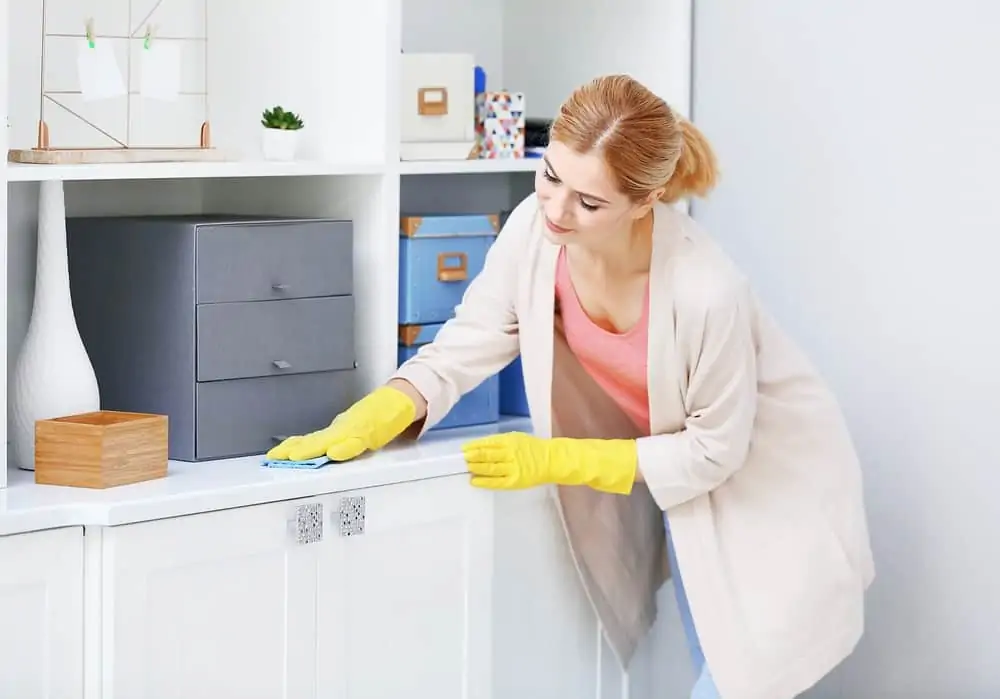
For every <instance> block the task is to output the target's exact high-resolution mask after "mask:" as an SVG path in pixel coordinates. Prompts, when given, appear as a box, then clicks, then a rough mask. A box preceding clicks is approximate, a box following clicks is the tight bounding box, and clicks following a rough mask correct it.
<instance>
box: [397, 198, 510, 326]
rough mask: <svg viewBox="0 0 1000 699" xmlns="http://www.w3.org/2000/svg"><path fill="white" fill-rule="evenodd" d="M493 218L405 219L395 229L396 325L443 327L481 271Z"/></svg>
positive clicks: (492, 235)
mask: <svg viewBox="0 0 1000 699" xmlns="http://www.w3.org/2000/svg"><path fill="white" fill-rule="evenodd" d="M499 230H500V217H499V215H497V214H473V215H440V216H438V215H435V216H404V217H402V218H401V219H400V226H399V318H398V323H399V324H400V325H424V324H427V323H443V322H444V321H446V320H448V319H449V318H451V317H452V315H454V313H455V306H457V305H458V304H459V303H460V302H461V300H462V296H463V295H464V294H465V290H466V289H467V288H468V287H469V282H471V281H472V280H473V278H475V276H476V275H477V274H479V272H480V271H481V270H482V269H483V263H484V262H485V261H486V252H487V251H488V250H489V248H490V245H492V244H493V241H494V239H495V238H496V235H497V232H498V231H499Z"/></svg>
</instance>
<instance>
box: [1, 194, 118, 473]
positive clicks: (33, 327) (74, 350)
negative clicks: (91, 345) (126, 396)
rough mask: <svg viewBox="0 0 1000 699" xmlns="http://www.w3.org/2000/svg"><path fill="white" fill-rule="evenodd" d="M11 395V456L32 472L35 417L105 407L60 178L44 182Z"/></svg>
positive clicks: (18, 463)
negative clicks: (71, 255) (79, 311)
mask: <svg viewBox="0 0 1000 699" xmlns="http://www.w3.org/2000/svg"><path fill="white" fill-rule="evenodd" d="M10 393H11V396H10V410H11V434H10V441H11V447H12V451H13V454H12V456H13V459H14V463H15V464H16V465H17V466H18V467H19V468H22V469H25V470H29V471H33V470H34V469H35V421H36V420H45V419H48V418H53V417H62V416H64V415H75V414H77V413H88V412H91V411H94V410H99V409H100V405H101V401H100V393H99V391H98V386H97V378H96V377H95V375H94V367H93V365H92V364H91V363H90V357H89V356H88V355H87V350H86V348H85V347H84V345H83V340H81V339H80V332H79V330H77V327H76V318H75V317H74V315H73V302H72V299H71V297H70V288H69V262H68V260H67V255H66V204H65V199H64V195H63V183H62V182H60V181H46V182H42V183H41V184H40V189H39V193H38V258H37V262H36V265H35V298H34V303H33V304H32V307H31V320H30V322H29V323H28V333H27V335H26V336H25V338H24V344H23V345H22V346H21V352H20V354H18V357H17V364H16V365H15V367H14V376H13V379H12V381H11V386H10Z"/></svg>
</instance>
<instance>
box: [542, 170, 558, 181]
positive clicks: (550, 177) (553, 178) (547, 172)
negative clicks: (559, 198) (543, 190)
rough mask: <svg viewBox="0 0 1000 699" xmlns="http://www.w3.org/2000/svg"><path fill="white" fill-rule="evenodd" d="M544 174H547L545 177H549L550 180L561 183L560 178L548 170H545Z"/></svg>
mask: <svg viewBox="0 0 1000 699" xmlns="http://www.w3.org/2000/svg"><path fill="white" fill-rule="evenodd" d="M542 174H543V175H544V176H545V179H547V180H548V181H549V182H554V183H556V184H558V183H559V179H558V178H557V177H556V176H555V175H553V174H552V173H551V172H549V171H548V170H543V171H542Z"/></svg>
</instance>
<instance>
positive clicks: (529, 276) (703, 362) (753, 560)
mask: <svg viewBox="0 0 1000 699" xmlns="http://www.w3.org/2000/svg"><path fill="white" fill-rule="evenodd" d="M537 207H538V204H537V201H536V199H535V197H534V195H532V196H529V197H528V198H526V199H525V200H524V201H523V202H522V203H521V204H520V205H519V206H518V207H517V209H515V211H514V212H513V213H512V214H511V216H510V218H509V219H508V220H507V223H506V225H505V226H504V228H503V230H502V232H501V233H500V235H499V236H498V238H497V241H496V243H495V244H494V246H493V247H492V249H491V251H490V253H489V255H488V257H487V261H486V266H485V267H484V269H483V271H482V272H481V273H480V274H479V276H478V277H477V278H476V279H475V280H474V281H473V282H472V283H471V284H470V286H469V289H468V291H467V293H466V295H465V298H464V299H463V301H462V304H461V305H460V306H459V307H458V308H457V309H456V316H455V318H454V319H453V320H452V321H450V322H449V323H447V324H446V326H445V327H444V328H443V329H442V330H441V331H440V332H439V333H438V335H437V338H436V340H435V342H434V343H433V344H430V345H427V346H425V347H424V348H422V350H421V351H420V352H419V353H418V355H417V356H416V357H414V358H413V359H411V360H410V361H409V362H407V363H406V364H405V365H403V366H402V367H400V369H399V371H398V373H397V376H399V377H401V378H404V379H407V380H408V381H410V382H411V383H412V384H413V385H414V386H415V387H416V388H417V389H418V390H419V391H420V392H421V394H422V395H423V396H425V397H426V398H427V401H428V416H427V419H426V421H425V424H424V429H425V430H426V429H427V428H428V427H430V426H431V425H433V424H435V423H436V422H437V421H439V420H440V419H441V418H442V417H443V416H444V415H445V414H446V413H447V412H448V410H449V409H450V408H451V406H452V405H454V403H455V402H456V401H457V400H458V399H459V397H460V396H461V395H462V394H463V393H465V392H467V391H469V390H471V389H472V388H474V387H475V386H476V385H478V384H479V383H480V382H481V381H482V380H484V379H485V378H487V377H489V376H491V375H493V374H494V373H496V372H497V371H499V370H500V369H501V368H502V367H504V366H505V365H506V364H507V363H508V362H510V361H511V360H512V359H513V358H514V357H515V356H516V355H517V353H518V352H519V351H520V353H521V360H522V365H523V370H524V378H525V385H526V388H527V396H528V405H529V406H530V409H531V415H532V422H533V427H534V431H535V434H537V435H539V436H542V437H547V436H558V435H564V436H571V437H584V436H590V437H599V438H608V437H616V436H620V437H634V436H636V435H635V432H634V428H630V427H629V426H628V422H627V420H625V418H624V416H623V415H622V414H621V411H619V410H617V409H616V408H615V407H614V404H613V401H611V400H610V398H608V397H607V395H605V394H604V393H603V392H601V391H600V390H599V389H598V388H597V386H596V384H594V382H592V381H590V380H589V379H588V377H587V376H586V374H585V373H584V372H583V371H582V369H581V368H580V366H579V365H578V364H577V363H576V362H575V360H574V358H573V355H572V354H571V353H570V352H569V350H568V348H567V347H566V346H565V342H564V341H563V340H562V337H561V333H560V332H559V329H558V323H557V317H556V314H555V312H554V289H555V269H556V260H557V252H558V248H557V247H556V246H555V245H553V244H551V243H549V242H548V241H547V240H546V239H545V237H544V236H543V235H542V229H541V222H540V220H539V217H538V216H537ZM654 216H655V223H654V234H653V236H654V240H653V259H652V264H651V269H650V312H649V315H650V327H649V366H648V383H649V409H650V422H651V427H652V433H653V436H651V437H643V438H640V439H639V440H638V443H639V468H640V471H641V473H642V475H643V477H644V479H645V482H646V486H645V487H643V486H640V487H637V488H636V490H635V491H634V492H633V494H632V495H630V496H628V497H621V496H615V495H608V494H603V493H597V492H595V491H592V490H589V489H586V488H569V487H563V488H559V489H558V494H559V498H558V501H559V503H560V505H561V507H560V510H561V512H562V515H563V522H564V525H565V528H566V533H567V537H568V541H569V544H570V547H571V550H572V552H573V556H574V560H575V561H576V563H577V568H578V570H579V572H580V576H581V581H582V583H583V586H584V588H585V589H586V591H587V594H588V596H589V598H590V600H591V602H592V604H593V605H594V608H595V611H596V613H597V614H598V616H599V618H600V620H601V622H602V625H603V627H604V629H605V633H606V635H607V638H608V642H609V644H610V645H611V647H612V648H613V649H614V650H615V653H616V655H617V656H618V658H619V659H620V660H621V662H622V664H623V666H625V667H627V666H628V663H629V661H630V659H631V657H632V653H633V651H634V650H635V647H636V644H637V643H638V642H639V641H640V640H641V638H642V636H643V634H645V632H646V631H647V630H648V628H649V626H650V624H651V623H652V622H653V620H654V618H655V601H654V595H655V592H656V589H657V587H659V585H660V584H661V583H662V581H663V580H664V573H665V569H664V566H663V560H664V558H663V539H664V536H663V523H662V520H661V514H662V513H661V510H666V511H667V514H668V517H669V519H670V526H671V531H672V534H673V540H674V543H675V546H676V550H677V557H678V561H679V565H680V566H681V568H682V569H683V571H684V581H685V589H686V591H687V594H688V599H689V602H690V605H691V610H692V615H693V617H694V621H695V626H696V627H697V630H698V634H699V637H700V640H701V643H702V647H703V650H704V653H705V657H706V660H707V663H708V665H709V667H710V668H711V670H712V674H713V677H714V679H715V682H716V684H717V686H718V687H719V690H720V692H721V694H722V696H723V697H724V699H790V698H791V697H794V696H796V695H797V694H799V693H800V692H802V691H803V690H805V689H806V688H808V687H809V686H811V685H812V684H814V683H815V682H817V681H818V680H819V679H820V678H822V677H823V676H824V675H825V674H826V673H828V672H829V671H830V670H831V669H832V668H833V667H834V666H835V665H837V664H838V663H839V662H840V661H841V660H842V659H844V658H845V657H846V656H847V655H848V654H849V653H850V652H851V651H852V650H853V648H854V647H855V645H856V643H857V642H858V640H859V638H860V636H861V634H862V630H863V626H864V592H865V590H866V588H867V587H868V586H869V585H870V584H871V582H872V580H873V579H874V565H873V562H872V555H871V549H870V545H869V538H868V529H867V523H866V518H865V512H864V502H863V494H862V483H861V470H860V467H859V464H858V460H857V457H856V455H855V451H854V448H853V446H852V443H851V439H850V436H849V434H848V432H847V429H846V426H845V423H844V421H843V419H842V416H841V413H840V410H839V408H838V406H837V403H836V401H835V399H834V397H833V395H832V394H831V393H830V391H829V390H828V389H827V387H826V386H825V385H824V383H823V382H822V380H821V379H820V378H819V377H818V375H817V374H816V372H815V371H814V369H813V368H812V367H811V366H810V364H809V362H808V361H807V360H806V358H805V357H804V356H803V355H802V353H801V352H799V350H798V349H797V348H796V347H795V346H794V345H793V343H792V342H790V341H789V339H788V338H787V337H786V336H785V335H784V334H783V333H782V332H781V331H780V330H779V329H778V328H777V327H776V325H775V324H774V323H773V322H772V320H771V319H770V318H769V317H768V316H767V315H766V314H765V313H764V312H763V311H762V310H761V309H760V308H759V307H758V304H757V301H756V299H755V298H754V296H753V294H752V292H751V291H750V289H749V288H748V285H747V283H746V281H745V280H744V278H743V276H742V275H741V274H740V273H739V271H738V270H737V269H735V267H734V266H733V264H732V263H731V262H730V260H729V259H728V258H727V257H726V256H725V255H724V254H723V252H722V251H721V250H720V249H719V248H718V247H717V246H716V245H715V244H714V243H713V242H712V241H711V240H710V239H709V238H708V237H707V236H706V235H705V233H703V232H702V231H701V230H700V229H699V228H698V226H697V225H696V224H695V222H694V221H693V220H692V219H690V218H689V217H687V216H686V215H684V214H682V213H679V212H678V211H676V210H675V209H673V208H670V207H668V206H665V205H658V206H657V207H656V209H655V213H654ZM630 430H631V432H630ZM501 496H502V494H501Z"/></svg>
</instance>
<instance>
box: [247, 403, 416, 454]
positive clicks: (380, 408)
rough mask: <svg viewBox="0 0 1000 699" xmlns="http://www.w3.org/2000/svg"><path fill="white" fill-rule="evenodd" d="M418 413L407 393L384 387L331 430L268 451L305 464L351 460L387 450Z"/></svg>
mask: <svg viewBox="0 0 1000 699" xmlns="http://www.w3.org/2000/svg"><path fill="white" fill-rule="evenodd" d="M416 413H417V408H416V406H415V405H413V401H412V400H410V398H409V397H408V396H407V395H406V394H404V393H403V392H402V391H399V390H397V389H395V388H392V387H390V386H381V387H380V388H376V389H375V390H374V391H372V392H371V393H369V394H368V395H367V396H365V397H364V398H362V399H361V400H359V401H358V402H357V403H355V404H354V405H352V406H351V407H350V408H348V409H347V410H345V411H344V412H342V413H341V414H340V415H338V416H337V417H336V418H334V420H333V422H331V423H330V426H329V427H326V428H324V429H322V430H318V431H316V432H311V433H309V434H305V435H298V436H295V437H289V438H288V439H286V440H285V441H283V442H282V443H281V444H279V445H278V446H276V447H274V448H273V449H271V451H269V452H267V458H269V459H291V460H292V461H302V460H305V459H315V458H316V457H319V456H323V455H324V454H326V455H327V456H328V457H330V458H331V459H332V460H334V461H347V460H349V459H353V458H355V457H357V456H360V455H361V454H363V453H364V452H366V451H369V450H376V449H381V448H382V447H384V446H385V445H386V444H388V443H389V442H391V441H392V440H393V439H395V438H396V437H398V436H399V435H400V434H402V433H403V430H405V429H406V428H407V427H409V426H410V424H412V423H413V419H414V417H415V416H416Z"/></svg>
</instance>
